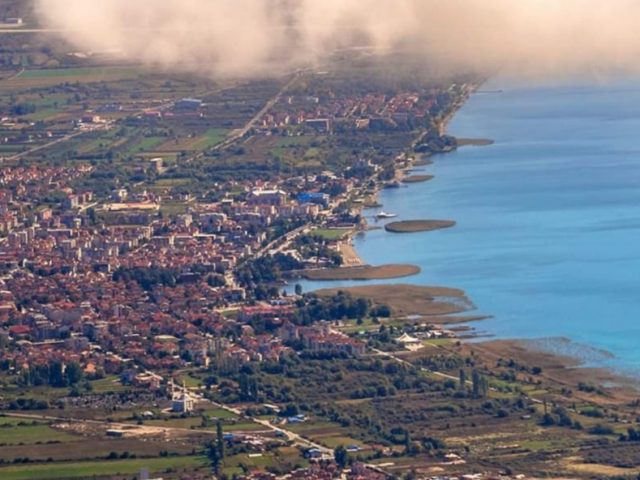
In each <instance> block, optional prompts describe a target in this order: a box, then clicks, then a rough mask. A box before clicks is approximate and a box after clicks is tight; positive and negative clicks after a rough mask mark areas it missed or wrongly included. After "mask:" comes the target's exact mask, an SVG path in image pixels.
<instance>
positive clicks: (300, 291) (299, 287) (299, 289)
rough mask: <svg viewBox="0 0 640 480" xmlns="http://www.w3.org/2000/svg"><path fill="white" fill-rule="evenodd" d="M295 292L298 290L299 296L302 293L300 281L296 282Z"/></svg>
mask: <svg viewBox="0 0 640 480" xmlns="http://www.w3.org/2000/svg"><path fill="white" fill-rule="evenodd" d="M295 292H296V295H298V296H300V295H302V285H300V284H299V283H296V286H295Z"/></svg>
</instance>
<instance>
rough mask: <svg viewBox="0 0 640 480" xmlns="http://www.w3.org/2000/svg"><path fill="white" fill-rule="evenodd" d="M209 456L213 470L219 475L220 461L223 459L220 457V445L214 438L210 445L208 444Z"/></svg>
mask: <svg viewBox="0 0 640 480" xmlns="http://www.w3.org/2000/svg"><path fill="white" fill-rule="evenodd" d="M207 457H208V458H209V461H210V462H211V468H212V469H213V472H214V473H215V474H216V475H218V472H219V471H220V462H221V460H222V459H221V458H220V452H219V450H218V447H217V445H216V443H215V442H214V441H213V440H212V441H211V442H209V445H208V446H207Z"/></svg>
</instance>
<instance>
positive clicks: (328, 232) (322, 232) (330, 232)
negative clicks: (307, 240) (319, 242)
mask: <svg viewBox="0 0 640 480" xmlns="http://www.w3.org/2000/svg"><path fill="white" fill-rule="evenodd" d="M349 231H350V230H345V229H343V228H318V229H316V230H313V231H312V232H311V235H313V236H316V237H320V238H322V239H323V240H326V241H328V242H335V241H338V240H342V239H343V238H344V237H345V236H346V235H347V234H348V233H349Z"/></svg>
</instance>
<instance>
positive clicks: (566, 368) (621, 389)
mask: <svg viewBox="0 0 640 480" xmlns="http://www.w3.org/2000/svg"><path fill="white" fill-rule="evenodd" d="M478 88H479V86H478V87H476V88H475V89H473V90H472V91H470V92H469V95H468V96H467V97H466V98H465V99H464V101H461V102H457V103H456V105H455V107H454V108H453V110H452V111H451V112H449V113H448V114H447V115H446V116H445V117H444V118H443V119H442V120H441V122H440V124H439V126H438V127H439V129H440V131H441V133H443V134H444V133H445V132H446V131H447V128H448V126H449V123H450V122H451V121H452V120H453V118H454V117H455V115H456V114H457V113H458V111H459V110H460V109H461V108H462V107H463V106H464V105H465V104H466V102H467V100H468V99H469V97H470V96H471V95H473V94H474V93H475V92H476V91H477V89H478ZM457 140H458V141H459V142H460V143H459V145H458V148H463V147H468V148H471V147H483V146H489V145H493V144H494V143H495V141H494V140H490V139H474V138H460V139H457ZM444 153H447V152H444ZM430 157H431V156H430V155H421V154H416V156H415V157H413V156H411V157H407V158H406V159H405V160H406V165H405V166H404V167H403V168H400V169H398V171H397V172H396V177H395V178H394V181H396V182H401V183H405V182H404V179H405V178H406V177H407V175H408V172H410V171H411V169H412V168H414V167H415V166H427V165H430V164H432V163H433V160H432V159H431V158H430ZM382 190H383V185H378V188H377V189H376V192H375V194H374V195H373V196H372V199H375V201H376V203H377V204H382V203H383V202H380V201H379V195H380V192H381V191H382ZM365 208H366V207H365ZM363 210H364V209H363V208H360V213H362V211H363ZM364 231H366V228H365V229H364ZM356 233H360V232H359V231H358V232H354V233H353V234H351V235H350V236H349V237H348V239H347V240H348V241H349V243H350V258H357V261H358V262H360V264H364V263H365V262H364V261H363V259H362V257H361V256H360V254H359V252H358V251H357V247H356V246H355V245H354V244H353V239H354V236H355V234H356ZM353 261H355V260H353ZM366 283H368V282H366ZM415 286H419V285H415ZM387 287H388V286H387ZM320 288H321V289H322V290H326V289H324V288H322V287H320ZM355 288H360V287H355ZM481 318H486V317H481ZM467 333H468V334H469V335H466V336H465V338H464V339H461V341H462V344H463V345H464V346H465V347H468V348H470V349H472V350H473V349H475V350H482V351H483V352H485V353H486V354H487V355H488V356H489V357H491V356H495V354H496V351H495V347H496V346H498V347H501V348H506V351H508V352H511V353H512V355H514V356H517V357H518V358H525V359H527V358H533V359H536V358H542V357H546V358H549V359H551V360H552V361H553V362H555V363H556V365H557V367H556V368H554V369H552V371H553V375H549V380H550V381H552V382H554V383H556V384H567V385H569V384H571V385H572V386H573V387H575V386H576V384H577V383H578V382H581V381H587V382H596V383H597V384H598V385H601V386H602V388H603V389H604V390H606V391H607V392H608V393H610V394H611V396H612V398H614V399H624V400H625V401H626V400H629V399H630V398H633V399H635V398H636V397H635V396H634V394H637V393H638V392H640V379H638V378H635V377H633V376H631V375H627V374H624V373H621V372H619V371H616V370H614V369H613V368H611V367H606V366H602V367H592V366H589V365H587V363H586V362H585V361H584V360H583V359H581V358H580V357H578V356H577V355H575V354H574V355H572V354H571V353H569V352H563V351H562V350H561V349H560V350H558V351H554V352H550V351H549V350H545V349H543V348H541V345H540V341H541V340H546V339H544V338H539V339H526V338H520V339H519V338H501V337H500V332H490V333H491V335H492V338H490V339H485V340H480V336H479V334H478V332H475V333H474V332H473V329H472V331H471V332H467ZM493 335H495V336H496V338H493ZM567 341H568V342H571V340H570V339H568V340H567ZM607 353H608V354H609V355H612V356H614V357H615V354H613V353H612V352H607Z"/></svg>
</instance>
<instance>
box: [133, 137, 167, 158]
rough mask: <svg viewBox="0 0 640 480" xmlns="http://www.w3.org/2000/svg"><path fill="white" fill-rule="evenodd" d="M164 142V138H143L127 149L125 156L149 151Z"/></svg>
mask: <svg viewBox="0 0 640 480" xmlns="http://www.w3.org/2000/svg"><path fill="white" fill-rule="evenodd" d="M165 140H166V138H164V137H144V138H142V139H140V141H138V142H137V143H135V144H134V145H132V146H131V148H129V150H128V151H127V155H136V154H138V153H142V152H147V151H151V150H153V149H154V148H155V147H157V146H158V145H160V144H161V143H162V142H164V141H165Z"/></svg>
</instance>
